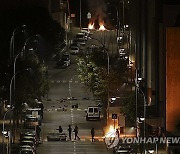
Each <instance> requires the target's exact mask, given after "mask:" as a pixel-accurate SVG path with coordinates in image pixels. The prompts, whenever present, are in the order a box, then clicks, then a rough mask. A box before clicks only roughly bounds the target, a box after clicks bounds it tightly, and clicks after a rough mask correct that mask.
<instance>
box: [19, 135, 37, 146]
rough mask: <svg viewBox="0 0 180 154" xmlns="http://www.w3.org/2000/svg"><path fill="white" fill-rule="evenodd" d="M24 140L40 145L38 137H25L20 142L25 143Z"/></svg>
mask: <svg viewBox="0 0 180 154" xmlns="http://www.w3.org/2000/svg"><path fill="white" fill-rule="evenodd" d="M24 140H27V141H33V142H34V143H35V145H38V141H37V139H36V137H33V136H26V135H23V136H21V137H20V142H21V141H24Z"/></svg>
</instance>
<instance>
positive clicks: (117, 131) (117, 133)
mask: <svg viewBox="0 0 180 154" xmlns="http://www.w3.org/2000/svg"><path fill="white" fill-rule="evenodd" d="M116 135H117V137H118V138H119V130H118V129H116Z"/></svg>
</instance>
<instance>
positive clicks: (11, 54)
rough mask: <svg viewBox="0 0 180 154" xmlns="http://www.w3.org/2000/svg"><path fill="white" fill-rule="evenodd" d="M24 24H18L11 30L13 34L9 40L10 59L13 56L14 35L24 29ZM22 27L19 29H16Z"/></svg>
mask: <svg viewBox="0 0 180 154" xmlns="http://www.w3.org/2000/svg"><path fill="white" fill-rule="evenodd" d="M25 27H26V25H21V26H18V27H16V28H15V29H14V30H13V34H12V36H11V41H10V60H11V59H12V58H14V36H15V35H16V34H17V33H19V32H24V29H25ZM20 29H22V30H21V31H18V30H20Z"/></svg>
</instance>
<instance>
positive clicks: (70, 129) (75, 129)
mask: <svg viewBox="0 0 180 154" xmlns="http://www.w3.org/2000/svg"><path fill="white" fill-rule="evenodd" d="M57 130H59V133H62V132H63V129H62V127H61V126H59V128H58V129H57ZM67 131H68V135H69V140H71V134H72V132H74V140H76V139H78V140H80V137H79V136H78V133H79V128H78V126H77V125H76V126H75V127H74V130H73V131H72V127H71V125H69V126H68V129H67ZM94 136H95V130H94V128H92V129H91V137H92V138H91V139H92V142H94V141H95V139H94Z"/></svg>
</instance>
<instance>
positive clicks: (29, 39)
mask: <svg viewBox="0 0 180 154" xmlns="http://www.w3.org/2000/svg"><path fill="white" fill-rule="evenodd" d="M34 37H40V35H38V34H36V35H33V36H31V37H29V38H27V40H26V42H25V43H24V46H23V48H22V51H21V52H20V53H18V54H17V55H16V57H15V58H14V67H13V75H15V74H16V61H17V59H18V57H19V56H20V55H21V54H23V53H25V52H26V46H27V44H28V43H30V42H31V40H32V39H33V38H34ZM15 87H16V76H14V94H15Z"/></svg>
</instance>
